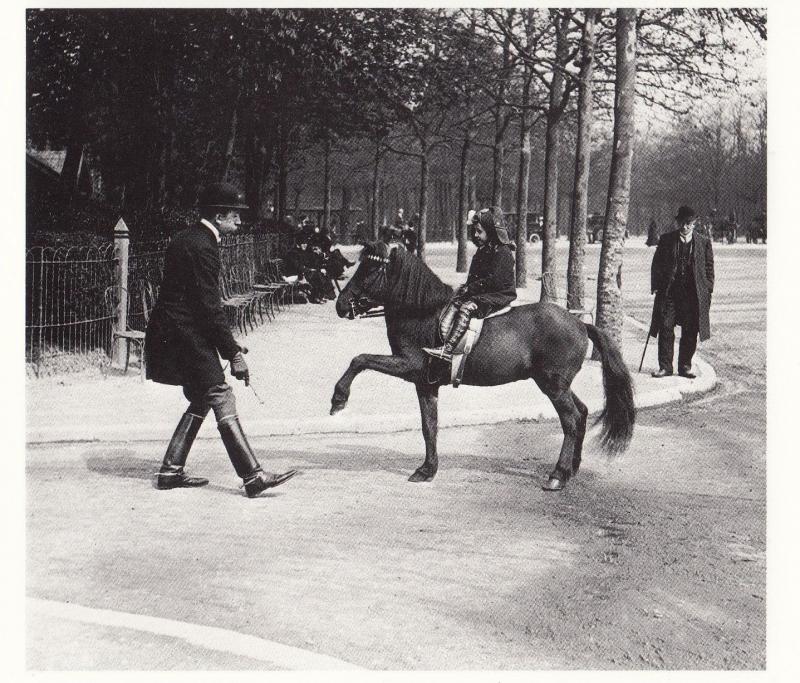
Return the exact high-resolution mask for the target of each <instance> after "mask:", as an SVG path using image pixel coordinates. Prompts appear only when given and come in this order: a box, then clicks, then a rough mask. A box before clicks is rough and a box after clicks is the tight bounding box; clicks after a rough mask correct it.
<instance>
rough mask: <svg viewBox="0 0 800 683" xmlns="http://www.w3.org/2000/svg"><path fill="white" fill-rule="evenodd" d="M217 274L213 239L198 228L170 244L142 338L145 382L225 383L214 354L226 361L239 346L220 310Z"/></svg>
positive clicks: (217, 268)
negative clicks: (158, 291) (155, 298)
mask: <svg viewBox="0 0 800 683" xmlns="http://www.w3.org/2000/svg"><path fill="white" fill-rule="evenodd" d="M219 272H220V258H219V245H218V244H217V239H216V237H215V236H214V234H213V233H212V232H211V230H210V229H209V228H207V227H206V226H205V225H203V224H202V223H200V224H198V225H196V226H193V227H191V228H187V229H186V230H183V231H181V232H179V233H178V234H177V235H175V236H174V237H173V238H172V239H171V240H170V243H169V247H167V254H166V258H165V261H164V281H163V282H162V284H161V292H160V294H159V298H158V302H157V304H156V305H155V307H154V308H153V311H152V313H151V315H150V321H149V323H148V325H147V333H146V338H145V354H146V367H147V377H148V378H149V379H152V380H153V381H155V382H160V383H161V384H175V385H180V386H193V387H210V386H213V385H215V384H222V383H224V382H225V375H224V373H223V372H222V366H221V364H220V361H219V357H218V355H217V354H218V353H219V355H220V356H222V357H223V358H225V359H226V360H230V359H231V358H233V356H234V355H236V353H237V352H238V351H239V346H238V344H237V343H236V341H235V340H234V338H233V335H232V334H231V332H230V329H229V328H228V323H227V321H226V319H225V313H224V311H223V310H222V302H221V300H220V293H219Z"/></svg>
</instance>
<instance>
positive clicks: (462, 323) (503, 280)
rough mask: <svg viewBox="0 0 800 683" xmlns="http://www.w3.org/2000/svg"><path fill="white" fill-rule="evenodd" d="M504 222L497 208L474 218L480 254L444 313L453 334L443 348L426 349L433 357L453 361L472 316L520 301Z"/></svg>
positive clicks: (475, 241)
mask: <svg viewBox="0 0 800 683" xmlns="http://www.w3.org/2000/svg"><path fill="white" fill-rule="evenodd" d="M501 221H502V213H500V210H499V209H497V208H495V209H482V210H481V211H479V212H478V213H476V214H475V215H474V217H473V219H472V226H471V227H472V242H473V244H475V246H476V247H478V251H477V252H475V256H473V257H472V263H471V264H470V267H469V275H468V277H467V282H466V284H464V285H462V286H461V287H459V288H458V289H457V290H456V293H455V296H454V297H453V300H452V301H451V302H450V303H449V304H448V306H447V308H446V309H445V311H444V313H443V314H442V324H441V328H442V329H448V328H449V329H450V334H449V335H448V336H447V339H446V340H445V342H444V344H443V345H442V346H439V347H437V348H434V349H427V348H425V349H423V351H425V352H426V353H428V354H430V355H431V356H433V357H434V358H441V359H442V360H446V361H450V360H452V359H453V349H455V347H456V345H457V344H458V341H459V339H461V337H462V336H463V334H464V333H465V332H466V331H467V328H468V327H469V321H470V319H471V318H472V317H473V316H475V317H478V318H485V317H486V316H487V315H489V314H491V313H494V312H495V311H499V310H500V309H501V308H505V307H506V306H508V304H510V303H511V302H512V301H513V300H514V299H516V298H517V289H516V284H515V275H514V254H512V253H511V252H512V249H513V247H512V244H511V240H510V239H509V238H508V232H507V231H506V229H505V228H504V227H503V225H502V222H501Z"/></svg>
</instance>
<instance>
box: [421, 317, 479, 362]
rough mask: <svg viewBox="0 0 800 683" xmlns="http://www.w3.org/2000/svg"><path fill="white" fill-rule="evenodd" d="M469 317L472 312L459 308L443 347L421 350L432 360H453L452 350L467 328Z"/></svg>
mask: <svg viewBox="0 0 800 683" xmlns="http://www.w3.org/2000/svg"><path fill="white" fill-rule="evenodd" d="M471 317H472V311H469V310H465V309H464V308H460V309H459V310H458V313H457V314H456V319H455V320H454V321H453V327H452V328H450V334H449V335H448V337H447V341H446V342H445V343H444V345H443V346H439V347H437V348H435V349H428V348H424V347H423V349H422V350H423V351H424V352H425V353H427V354H429V355H431V356H433V357H434V358H441V359H442V360H446V361H451V360H453V349H455V348H456V344H458V340H459V339H461V337H463V336H464V333H465V332H466V331H467V329H468V328H469V321H470V318H471Z"/></svg>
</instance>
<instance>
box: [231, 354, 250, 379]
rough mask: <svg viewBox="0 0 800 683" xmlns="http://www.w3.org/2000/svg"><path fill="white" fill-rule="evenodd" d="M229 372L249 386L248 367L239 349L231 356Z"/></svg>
mask: <svg viewBox="0 0 800 683" xmlns="http://www.w3.org/2000/svg"><path fill="white" fill-rule="evenodd" d="M231 374H232V375H233V376H234V377H235V378H236V379H238V380H242V379H243V380H244V385H245V386H246V387H249V386H250V369H249V368H248V367H247V363H245V362H244V356H243V355H242V352H241V351H239V352H238V353H237V354H236V355H235V356H234V357H233V358H231Z"/></svg>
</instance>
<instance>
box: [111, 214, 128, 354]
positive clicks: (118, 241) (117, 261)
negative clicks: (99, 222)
mask: <svg viewBox="0 0 800 683" xmlns="http://www.w3.org/2000/svg"><path fill="white" fill-rule="evenodd" d="M129 244H130V239H129V234H128V226H127V225H125V221H123V220H122V219H121V218H120V219H119V221H117V224H116V225H115V226H114V287H115V289H116V290H117V291H118V292H119V299H118V304H117V311H116V319H115V321H114V330H115V331H119V332H125V330H127V329H128V246H129ZM111 362H112V364H115V365H120V366H121V365H123V364H124V363H125V340H124V339H117V340H116V342H115V343H114V348H113V350H112V355H111Z"/></svg>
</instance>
